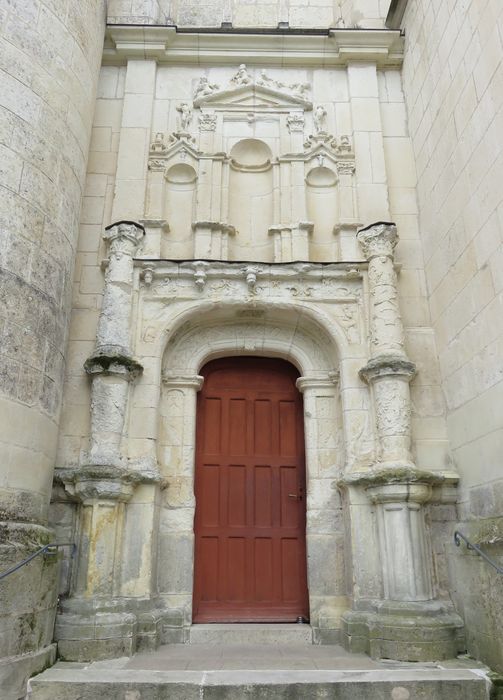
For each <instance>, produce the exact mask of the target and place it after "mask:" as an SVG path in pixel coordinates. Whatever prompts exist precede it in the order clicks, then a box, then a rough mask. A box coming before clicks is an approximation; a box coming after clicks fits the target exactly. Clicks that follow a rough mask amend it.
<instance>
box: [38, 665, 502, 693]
mask: <svg viewBox="0 0 503 700" xmlns="http://www.w3.org/2000/svg"><path fill="white" fill-rule="evenodd" d="M427 676H428V677H427V678H425V674H424V672H421V671H413V670H410V671H402V670H400V671H396V670H395V671H353V672H352V671H345V672H344V671H234V672H233V671H205V672H204V673H203V674H201V673H200V672H197V671H192V672H191V671H186V672H185V673H183V672H180V671H178V672H177V671H172V672H166V671H165V672H160V671H157V672H156V674H155V678H153V677H152V671H131V670H129V671H122V672H121V671H111V670H109V671H108V673H106V675H104V672H103V671H101V672H100V671H92V672H91V673H86V672H85V671H82V670H78V669H75V670H74V671H73V673H72V671H69V670H63V669H60V670H56V669H54V670H50V671H47V672H46V673H45V674H43V675H42V676H39V677H38V678H36V679H34V680H33V681H31V688H32V696H31V697H33V700H49V699H50V700H77V698H79V699H81V700H95V699H96V698H98V697H101V696H102V693H103V691H104V690H105V689H106V691H105V692H106V693H107V698H110V699H111V700H115V699H116V700H119V698H120V699H121V700H122V698H124V697H125V696H126V697H129V696H131V698H133V697H135V698H138V700H139V699H140V698H141V700H160V699H161V698H166V697H168V698H171V697H172V698H177V700H192V699H194V700H196V699H198V700H199V699H200V698H204V699H205V700H258V699H259V698H260V699H261V700H269V698H270V699H271V700H273V699H274V700H277V699H278V698H281V699H282V700H301V699H302V700H303V699H304V698H307V697H309V698H326V697H331V698H334V700H350V699H351V700H360V699H361V700H366V699H367V698H368V697H369V696H370V695H369V694H371V696H372V698H375V699H376V700H388V699H389V698H391V700H423V699H424V700H430V699H431V700H452V698H453V697H456V698H460V700H488V688H487V686H486V680H485V678H483V677H480V676H478V675H476V674H475V673H473V672H472V671H446V670H444V671H439V670H433V669H432V670H429V671H428V672H427ZM125 694H126V695H125Z"/></svg>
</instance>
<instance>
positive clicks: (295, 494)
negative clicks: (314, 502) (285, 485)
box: [288, 493, 302, 498]
mask: <svg viewBox="0 0 503 700" xmlns="http://www.w3.org/2000/svg"><path fill="white" fill-rule="evenodd" d="M288 498H302V496H299V494H297V493H289V494H288Z"/></svg>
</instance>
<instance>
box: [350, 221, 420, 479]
mask: <svg viewBox="0 0 503 700" xmlns="http://www.w3.org/2000/svg"><path fill="white" fill-rule="evenodd" d="M357 238H358V242H359V243H360V245H361V247H362V249H363V252H364V255H365V257H366V258H367V260H368V292H369V306H370V309H369V314H370V346H371V359H370V361H369V362H368V363H367V365H366V366H365V367H363V368H362V369H361V370H360V376H361V377H362V379H364V380H365V381H366V382H367V383H368V384H369V385H370V386H372V390H373V395H374V403H375V411H376V421H377V431H378V434H379V448H380V460H379V461H380V462H381V463H382V466H386V467H393V468H394V467H412V466H413V464H412V460H411V455H410V441H411V432H410V431H411V426H410V413H411V408H410V392H409V382H410V380H411V379H412V378H413V377H414V375H415V372H416V369H415V366H414V365H413V363H412V362H410V361H409V360H408V358H407V356H406V354H405V336H404V332H403V325H402V319H401V315H400V308H399V304H398V287H397V276H396V272H395V268H394V262H393V254H394V249H395V246H396V243H397V241H398V235H397V231H396V226H395V225H394V224H389V223H382V222H380V223H377V224H373V225H372V226H368V227H367V228H365V229H361V230H360V231H359V232H358V234H357Z"/></svg>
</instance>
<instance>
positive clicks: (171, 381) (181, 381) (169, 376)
mask: <svg viewBox="0 0 503 700" xmlns="http://www.w3.org/2000/svg"><path fill="white" fill-rule="evenodd" d="M162 383H163V384H164V386H166V387H168V388H169V389H195V390H196V391H199V390H200V389H201V388H202V386H203V383H204V377H201V375H199V374H176V373H175V372H164V373H163V375H162Z"/></svg>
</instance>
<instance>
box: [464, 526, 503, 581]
mask: <svg viewBox="0 0 503 700" xmlns="http://www.w3.org/2000/svg"><path fill="white" fill-rule="evenodd" d="M461 540H463V541H464V542H465V543H466V548H467V549H471V550H473V551H474V552H477V554H479V555H480V556H481V557H482V559H484V561H486V562H487V563H488V564H489V565H490V566H492V567H493V569H496V571H497V572H498V574H503V567H501V566H498V565H497V564H496V562H494V561H493V560H492V559H491V558H490V557H488V556H487V554H486V553H485V552H483V551H482V550H481V549H480V547H478V546H477V545H476V544H473V543H472V542H470V540H469V539H468V538H467V537H465V535H463V533H462V532H460V531H459V530H456V531H455V533H454V544H455V545H456V547H459V546H461Z"/></svg>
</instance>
